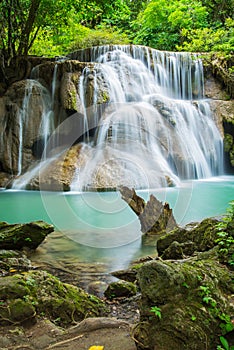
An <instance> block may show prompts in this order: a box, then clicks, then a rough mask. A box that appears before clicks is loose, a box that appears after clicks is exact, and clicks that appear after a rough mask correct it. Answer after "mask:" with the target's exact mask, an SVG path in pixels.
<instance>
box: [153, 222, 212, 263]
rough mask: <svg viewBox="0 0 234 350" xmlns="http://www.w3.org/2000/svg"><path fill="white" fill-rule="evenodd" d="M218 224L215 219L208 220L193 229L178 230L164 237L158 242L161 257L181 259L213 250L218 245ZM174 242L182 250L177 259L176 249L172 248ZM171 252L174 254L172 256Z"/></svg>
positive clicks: (195, 225)
mask: <svg viewBox="0 0 234 350" xmlns="http://www.w3.org/2000/svg"><path fill="white" fill-rule="evenodd" d="M217 222H218V220H216V219H214V218H208V219H204V220H203V221H202V222H200V223H198V224H194V225H193V226H192V228H191V227H190V228H189V229H188V228H187V229H186V227H185V228H176V229H174V230H173V231H171V232H169V233H168V234H165V235H163V236H162V237H160V238H159V239H158V241H157V251H158V254H159V256H162V257H163V258H164V259H176V258H179V259H180V258H182V257H183V255H192V254H193V253H194V252H195V251H198V252H204V251H206V250H209V249H211V248H213V247H214V246H215V245H216V244H217V243H216V239H217V229H216V227H215V225H216V224H217ZM173 242H178V243H179V245H178V246H177V247H176V248H177V250H178V251H179V250H180V252H178V257H176V251H175V247H170V246H171V245H175V243H173ZM186 242H187V244H186ZM170 251H171V252H172V253H171V255H170Z"/></svg>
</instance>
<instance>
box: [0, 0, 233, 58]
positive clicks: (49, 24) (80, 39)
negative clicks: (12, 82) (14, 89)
mask: <svg viewBox="0 0 234 350" xmlns="http://www.w3.org/2000/svg"><path fill="white" fill-rule="evenodd" d="M233 9H234V0H174V1H167V0H116V1H112V0H111V1H110V0H89V1H87V0H1V2H0V16H1V19H2V20H1V22H0V58H1V61H2V62H3V61H4V62H5V64H6V63H7V62H9V61H10V60H11V59H12V58H13V57H16V56H22V55H23V56H27V55H28V54H30V55H39V56H49V57H52V56H61V55H65V54H66V53H68V52H71V51H74V50H76V49H80V48H85V47H90V46H95V45H102V44H127V43H133V44H139V45H147V46H151V47H153V48H156V49H159V50H170V51H193V52H221V53H222V54H225V55H226V56H230V55H233V52H234V12H233Z"/></svg>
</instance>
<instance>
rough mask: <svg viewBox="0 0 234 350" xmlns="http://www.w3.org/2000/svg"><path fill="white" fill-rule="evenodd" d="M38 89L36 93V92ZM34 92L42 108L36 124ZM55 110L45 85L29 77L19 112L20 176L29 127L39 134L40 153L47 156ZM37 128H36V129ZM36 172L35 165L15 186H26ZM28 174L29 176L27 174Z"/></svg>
mask: <svg viewBox="0 0 234 350" xmlns="http://www.w3.org/2000/svg"><path fill="white" fill-rule="evenodd" d="M35 91H36V93H35ZM33 94H34V96H35V94H36V95H37V103H38V108H39V109H40V113H39V114H40V120H37V121H36V123H35V124H34V125H32V119H33V115H32V111H33V108H32V106H33V104H34V103H35V101H32V99H33ZM53 119H54V118H53V111H52V107H51V97H50V94H49V92H48V90H47V89H46V88H45V87H43V86H42V85H41V84H40V83H39V82H38V81H36V80H34V79H28V80H27V81H26V89H25V96H24V99H23V103H22V108H20V109H19V112H18V122H19V135H18V138H19V154H18V174H17V175H18V176H20V175H22V170H23V165H24V159H23V148H24V147H25V144H27V142H29V140H27V137H28V135H29V131H28V129H29V128H31V130H32V133H35V134H36V135H37V138H38V140H40V146H38V147H40V148H41V150H40V153H43V154H44V157H45V158H46V145H47V140H48V137H49V136H50V134H51V132H52V130H53V129H54V123H53ZM34 129H35V130H34ZM34 173H35V170H34V167H33V171H32V172H31V171H29V173H26V174H24V175H23V178H22V177H19V178H17V179H15V180H14V182H13V187H14V188H24V187H25V185H26V184H27V182H28V181H27V180H29V178H31V177H32V176H33V174H34ZM27 175H28V176H27Z"/></svg>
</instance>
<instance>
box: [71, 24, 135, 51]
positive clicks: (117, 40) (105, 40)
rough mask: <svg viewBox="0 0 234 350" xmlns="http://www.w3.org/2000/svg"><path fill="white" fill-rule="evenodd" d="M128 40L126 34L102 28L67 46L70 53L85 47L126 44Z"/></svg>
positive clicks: (89, 32)
mask: <svg viewBox="0 0 234 350" xmlns="http://www.w3.org/2000/svg"><path fill="white" fill-rule="evenodd" d="M128 43H129V39H128V37H127V35H126V34H123V33H120V32H119V31H117V30H113V29H111V28H106V27H102V28H101V29H98V30H90V31H88V32H86V35H85V36H83V38H80V39H79V40H76V41H74V42H73V43H72V45H70V46H69V50H70V51H75V50H79V49H83V48H87V47H92V46H98V45H117V44H121V45H124V44H128Z"/></svg>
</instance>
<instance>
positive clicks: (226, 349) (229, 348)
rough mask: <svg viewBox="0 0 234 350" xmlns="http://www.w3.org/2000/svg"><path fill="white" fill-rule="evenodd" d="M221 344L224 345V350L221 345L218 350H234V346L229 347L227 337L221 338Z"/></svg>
mask: <svg viewBox="0 0 234 350" xmlns="http://www.w3.org/2000/svg"><path fill="white" fill-rule="evenodd" d="M219 339H220V343H221V344H222V346H223V348H222V347H221V346H220V345H219V346H218V347H217V350H234V346H229V344H228V341H227V339H226V338H225V337H223V336H221V337H220V338H219Z"/></svg>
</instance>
